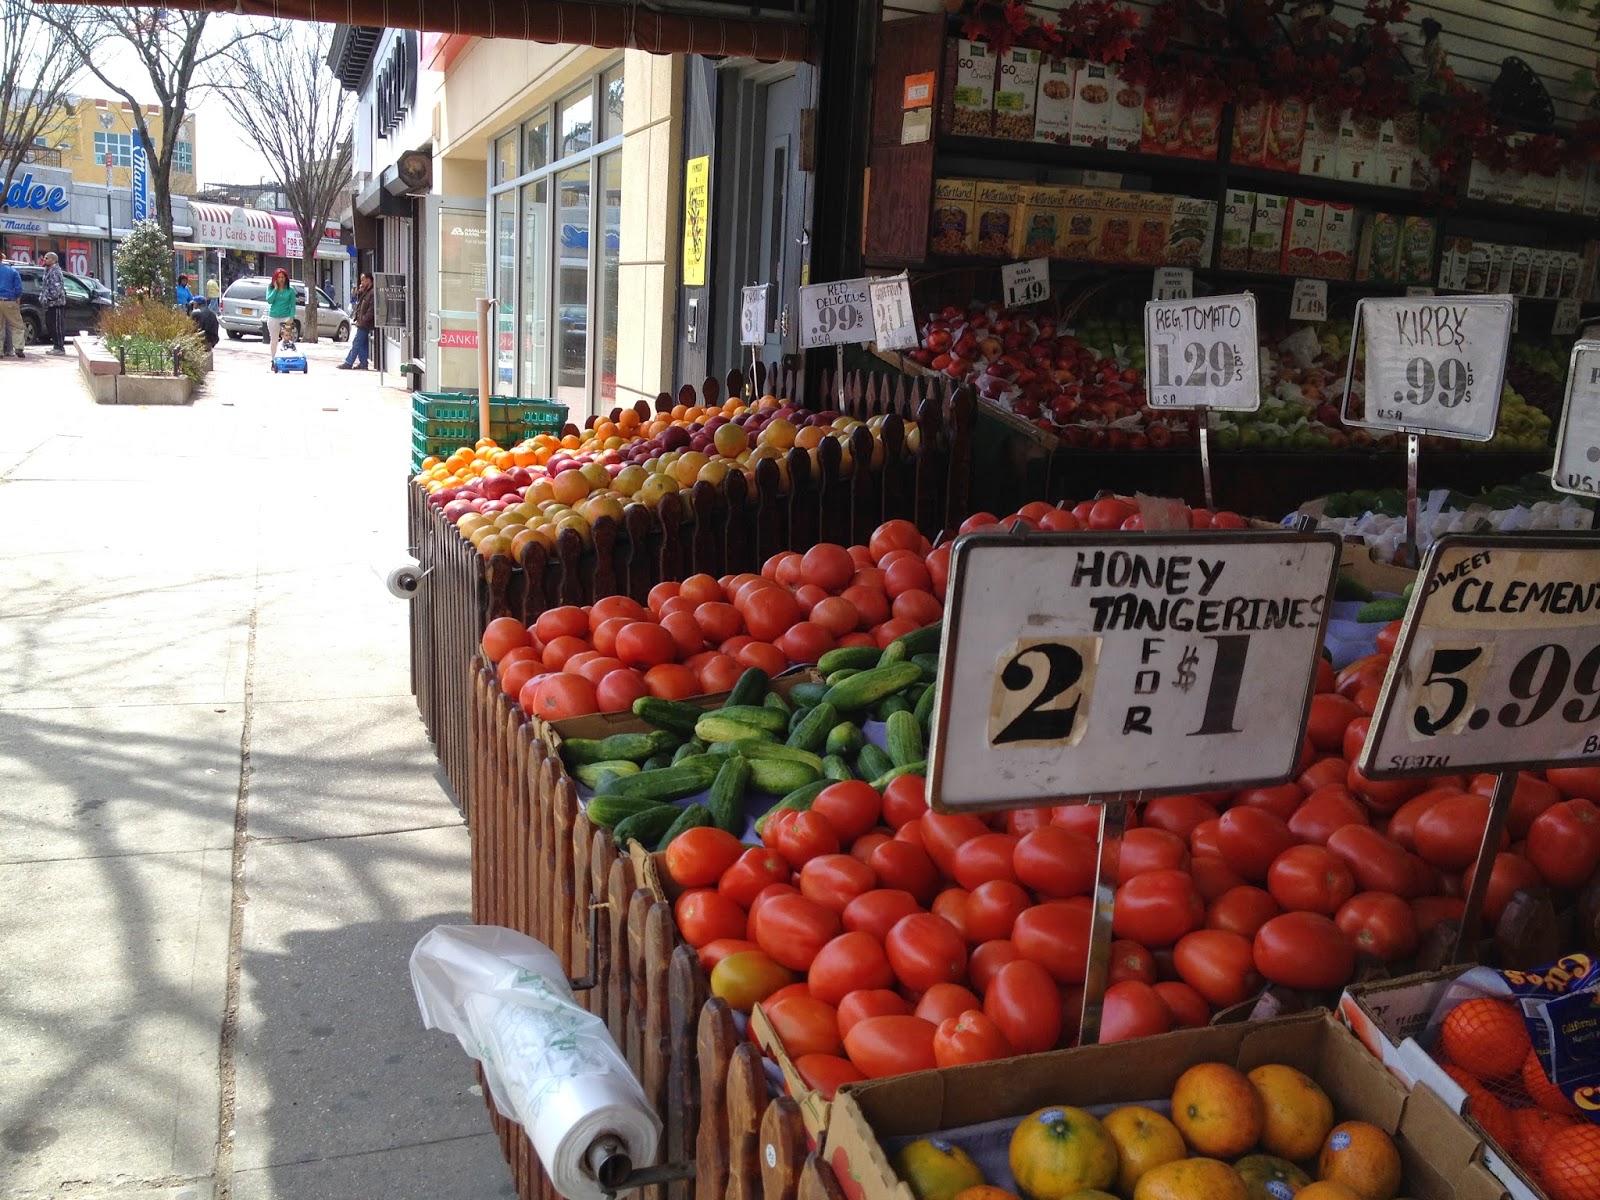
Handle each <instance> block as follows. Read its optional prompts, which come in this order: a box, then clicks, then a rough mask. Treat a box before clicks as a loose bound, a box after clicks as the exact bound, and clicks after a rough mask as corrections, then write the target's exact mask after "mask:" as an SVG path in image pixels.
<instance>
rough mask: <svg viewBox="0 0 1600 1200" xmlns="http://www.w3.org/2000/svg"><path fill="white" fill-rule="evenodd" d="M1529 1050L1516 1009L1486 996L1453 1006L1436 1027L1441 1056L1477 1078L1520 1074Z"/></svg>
mask: <svg viewBox="0 0 1600 1200" xmlns="http://www.w3.org/2000/svg"><path fill="white" fill-rule="evenodd" d="M1532 1048H1533V1045H1532V1043H1531V1042H1530V1041H1529V1040H1528V1028H1527V1026H1526V1025H1524V1024H1523V1023H1522V1016H1521V1015H1520V1014H1519V1013H1518V1012H1517V1010H1516V1009H1514V1008H1512V1007H1511V1005H1509V1004H1507V1003H1506V1002H1505V1001H1503V1000H1492V999H1490V998H1489V997H1487V996H1485V997H1481V998H1479V999H1477V1000H1467V1001H1464V1002H1463V1003H1461V1004H1458V1005H1456V1006H1455V1007H1454V1008H1453V1009H1451V1010H1450V1012H1449V1013H1448V1014H1447V1015H1446V1016H1445V1019H1444V1023H1443V1024H1442V1025H1441V1026H1440V1027H1439V1049H1440V1050H1441V1051H1442V1052H1443V1053H1444V1056H1445V1057H1446V1058H1447V1059H1449V1060H1450V1061H1451V1062H1453V1063H1455V1064H1456V1065H1457V1066H1459V1067H1462V1068H1463V1069H1465V1070H1467V1071H1470V1072H1472V1073H1473V1074H1474V1075H1476V1076H1477V1077H1478V1078H1479V1079H1498V1078H1499V1077H1501V1076H1502V1075H1510V1074H1512V1073H1514V1072H1516V1071H1520V1070H1521V1069H1522V1063H1523V1060H1524V1059H1525V1058H1527V1056H1528V1051H1529V1050H1531V1049H1532Z"/></svg>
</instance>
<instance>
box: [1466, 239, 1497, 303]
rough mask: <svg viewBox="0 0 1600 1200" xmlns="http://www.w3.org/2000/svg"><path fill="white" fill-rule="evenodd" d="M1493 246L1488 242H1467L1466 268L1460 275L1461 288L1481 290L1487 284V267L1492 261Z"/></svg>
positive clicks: (1473, 290) (1488, 267)
mask: <svg viewBox="0 0 1600 1200" xmlns="http://www.w3.org/2000/svg"><path fill="white" fill-rule="evenodd" d="M1494 250H1495V247H1494V246H1492V245H1491V244H1490V243H1488V242H1472V241H1469V242H1467V269H1466V273H1465V274H1463V275H1462V277H1461V289H1462V290H1463V291H1467V292H1481V291H1484V290H1486V289H1487V288H1488V286H1489V269H1490V266H1491V265H1492V264H1493V262H1494Z"/></svg>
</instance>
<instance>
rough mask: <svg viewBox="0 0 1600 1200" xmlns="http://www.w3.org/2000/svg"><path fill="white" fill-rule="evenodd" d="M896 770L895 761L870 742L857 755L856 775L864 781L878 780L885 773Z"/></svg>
mask: <svg viewBox="0 0 1600 1200" xmlns="http://www.w3.org/2000/svg"><path fill="white" fill-rule="evenodd" d="M892 770H894V760H893V759H891V758H890V757H889V756H888V755H887V754H885V753H884V752H883V751H882V750H881V749H880V748H878V747H877V746H874V745H873V744H872V743H871V742H868V743H867V744H866V745H865V746H863V747H861V753H860V754H858V755H856V774H857V775H859V776H861V778H863V779H876V778H877V777H878V776H879V775H882V774H883V773H884V772H885V771H892Z"/></svg>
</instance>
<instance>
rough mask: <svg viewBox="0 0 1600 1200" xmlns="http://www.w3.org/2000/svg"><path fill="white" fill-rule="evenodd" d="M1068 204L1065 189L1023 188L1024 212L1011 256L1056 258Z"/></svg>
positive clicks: (1017, 229)
mask: <svg viewBox="0 0 1600 1200" xmlns="http://www.w3.org/2000/svg"><path fill="white" fill-rule="evenodd" d="M1065 204H1066V189H1065V188H1059V187H1046V186H1042V185H1041V186H1038V187H1025V188H1023V189H1022V211H1021V215H1020V216H1019V217H1018V219H1017V223H1016V242H1015V243H1014V244H1013V247H1012V250H1011V257H1012V258H1054V257H1056V252H1057V245H1058V243H1059V242H1060V239H1061V220H1062V216H1063V214H1064V212H1065Z"/></svg>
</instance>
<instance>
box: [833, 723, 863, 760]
mask: <svg viewBox="0 0 1600 1200" xmlns="http://www.w3.org/2000/svg"><path fill="white" fill-rule="evenodd" d="M866 744H867V737H866V734H864V733H862V732H861V727H860V726H859V725H856V724H854V723H852V722H850V721H840V722H839V723H838V724H837V725H835V726H834V727H833V728H832V729H830V730H828V740H827V742H826V743H825V744H824V753H827V754H854V753H855V752H856V751H857V750H859V749H861V747H863V746H865V745H866Z"/></svg>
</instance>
